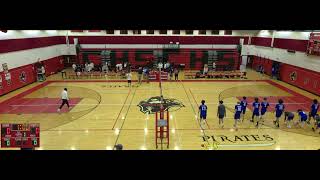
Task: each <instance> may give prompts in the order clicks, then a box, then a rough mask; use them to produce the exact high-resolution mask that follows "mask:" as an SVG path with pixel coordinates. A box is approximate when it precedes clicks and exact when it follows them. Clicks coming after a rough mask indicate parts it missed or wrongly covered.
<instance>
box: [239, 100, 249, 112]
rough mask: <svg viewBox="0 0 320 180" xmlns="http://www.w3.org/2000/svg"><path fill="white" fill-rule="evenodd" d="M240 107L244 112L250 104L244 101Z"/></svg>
mask: <svg viewBox="0 0 320 180" xmlns="http://www.w3.org/2000/svg"><path fill="white" fill-rule="evenodd" d="M240 105H241V106H242V110H243V109H246V107H247V105H248V103H247V101H246V100H242V101H241V103H240Z"/></svg>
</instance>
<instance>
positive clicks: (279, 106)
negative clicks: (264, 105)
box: [276, 104, 284, 117]
mask: <svg viewBox="0 0 320 180" xmlns="http://www.w3.org/2000/svg"><path fill="white" fill-rule="evenodd" d="M283 110H284V104H277V105H276V117H280V116H281V115H282V113H283Z"/></svg>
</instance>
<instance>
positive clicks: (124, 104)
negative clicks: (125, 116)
mask: <svg viewBox="0 0 320 180" xmlns="http://www.w3.org/2000/svg"><path fill="white" fill-rule="evenodd" d="M130 94H131V89H130V90H129V92H128V95H127V97H126V99H125V100H124V103H123V104H122V107H121V109H120V111H119V113H118V116H117V118H116V120H115V122H114V124H113V126H112V129H114V127H115V125H116V124H117V122H118V119H119V117H120V114H121V112H122V109H123V107H124V106H125V103H126V102H127V100H128V97H129V95H130Z"/></svg>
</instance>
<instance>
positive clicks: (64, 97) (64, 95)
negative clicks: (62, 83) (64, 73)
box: [61, 90, 69, 100]
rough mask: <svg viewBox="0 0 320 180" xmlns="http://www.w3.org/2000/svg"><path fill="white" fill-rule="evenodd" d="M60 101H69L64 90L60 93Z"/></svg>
mask: <svg viewBox="0 0 320 180" xmlns="http://www.w3.org/2000/svg"><path fill="white" fill-rule="evenodd" d="M61 99H66V100H69V97H68V92H67V91H66V90H63V91H62V92H61Z"/></svg>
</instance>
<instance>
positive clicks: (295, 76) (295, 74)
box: [290, 71, 297, 81]
mask: <svg viewBox="0 0 320 180" xmlns="http://www.w3.org/2000/svg"><path fill="white" fill-rule="evenodd" d="M290 79H291V81H295V80H296V79H297V72H295V71H293V72H292V73H291V74H290Z"/></svg>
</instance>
